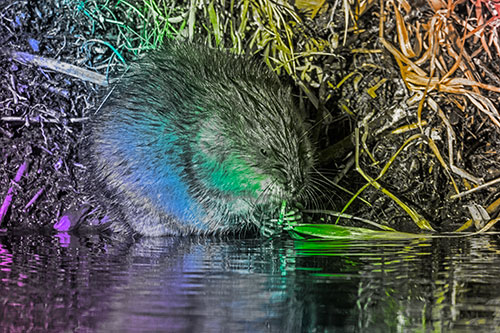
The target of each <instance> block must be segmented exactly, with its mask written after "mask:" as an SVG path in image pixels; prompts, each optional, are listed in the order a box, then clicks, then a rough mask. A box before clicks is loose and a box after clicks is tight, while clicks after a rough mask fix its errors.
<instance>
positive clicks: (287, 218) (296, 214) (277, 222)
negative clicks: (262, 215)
mask: <svg viewBox="0 0 500 333" xmlns="http://www.w3.org/2000/svg"><path fill="white" fill-rule="evenodd" d="M301 222H302V215H301V213H300V210H299V209H297V208H293V209H292V210H290V211H287V212H284V213H283V215H281V216H280V218H277V219H268V220H266V221H264V222H263V223H262V225H261V226H260V228H259V232H260V234H261V235H262V236H264V237H267V238H269V237H273V236H276V235H279V234H280V233H282V232H283V230H291V229H293V226H294V225H296V224H299V223H301Z"/></svg>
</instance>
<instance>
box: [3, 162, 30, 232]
mask: <svg viewBox="0 0 500 333" xmlns="http://www.w3.org/2000/svg"><path fill="white" fill-rule="evenodd" d="M26 165H27V163H26V161H25V162H24V163H23V164H21V165H20V166H19V169H17V173H16V177H14V181H13V185H14V184H15V185H17V183H18V182H19V181H20V180H21V177H22V176H23V174H24V171H25V170H26ZM13 192H14V186H11V187H9V190H8V191H7V196H6V197H5V199H4V201H3V203H2V207H0V224H1V223H2V221H3V218H4V217H5V215H6V214H7V210H8V209H9V206H10V203H11V202H12V197H13V196H14V193H13Z"/></svg>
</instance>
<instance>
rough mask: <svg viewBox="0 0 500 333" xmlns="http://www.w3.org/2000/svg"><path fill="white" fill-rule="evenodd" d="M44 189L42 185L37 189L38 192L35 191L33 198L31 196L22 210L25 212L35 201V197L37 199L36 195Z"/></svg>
mask: <svg viewBox="0 0 500 333" xmlns="http://www.w3.org/2000/svg"><path fill="white" fill-rule="evenodd" d="M44 190H45V187H42V188H41V189H40V190H38V192H36V193H35V195H34V196H33V198H31V200H30V201H29V202H28V203H27V204H26V206H25V207H24V211H25V212H26V211H27V210H28V208H29V207H30V206H31V205H32V204H33V203H34V202H35V201H36V199H38V197H39V196H40V195H41V194H42V193H43V191H44Z"/></svg>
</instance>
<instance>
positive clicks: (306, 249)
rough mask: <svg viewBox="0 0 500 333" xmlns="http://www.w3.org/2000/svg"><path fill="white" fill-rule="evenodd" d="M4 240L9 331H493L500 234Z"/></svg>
mask: <svg viewBox="0 0 500 333" xmlns="http://www.w3.org/2000/svg"><path fill="white" fill-rule="evenodd" d="M60 244H61V243H60V242H59V241H58V239H57V238H56V237H50V236H42V235H24V236H16V235H10V234H3V235H0V328H1V329H2V331H3V330H4V331H16V332H17V331H27V330H33V329H34V330H41V331H61V330H77V331H103V332H104V331H119V330H121V331H123V330H125V331H168V332H173V331H174V332H175V331H198V332H219V331H229V332H240V331H249V332H262V331H283V332H285V331H286V332H298V331H312V330H314V329H316V330H318V331H325V330H328V331H348V332H355V331H361V332H365V331H370V332H389V331H416V330H431V331H450V330H453V331H471V330H475V329H476V330H481V331H494V330H495V329H496V327H497V325H498V324H499V313H500V288H498V282H497V280H498V279H497V277H498V276H499V273H500V248H499V244H498V239H497V238H496V237H494V236H481V237H477V238H455V239H421V240H408V241H371V242H369V241H342V242H340V241H336V242H335V241H325V242H320V243H318V242H307V241H292V240H275V241H272V242H263V241H260V240H228V239H213V238H174V237H166V238H156V239H147V238H144V239H141V240H140V241H138V242H137V243H134V244H128V245H127V244H122V243H117V242H111V241H109V240H103V239H101V238H99V237H95V236H93V237H89V238H80V239H76V238H75V237H74V236H72V238H71V242H65V243H64V246H61V245H60Z"/></svg>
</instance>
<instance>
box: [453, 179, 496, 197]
mask: <svg viewBox="0 0 500 333" xmlns="http://www.w3.org/2000/svg"><path fill="white" fill-rule="evenodd" d="M496 183H500V178H497V179H493V180H490V181H489V182H487V183H484V184H482V185H479V186H477V187H474V188H472V189H470V190H468V191H464V192H461V193H458V194H454V195H452V196H450V199H458V198H461V197H464V196H466V195H467V194H471V193H473V192H476V191H479V190H482V189H483V188H485V187H489V186H491V185H494V184H496Z"/></svg>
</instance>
